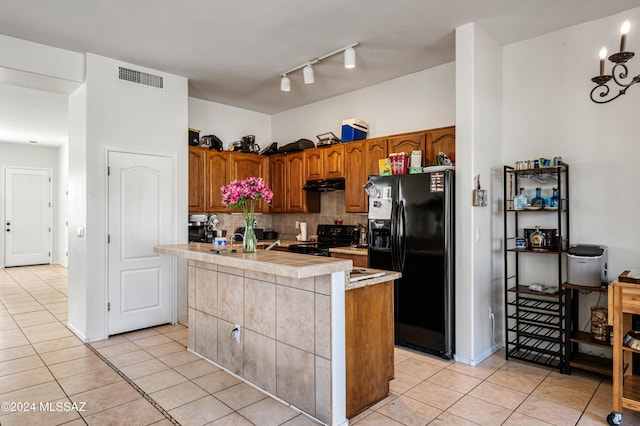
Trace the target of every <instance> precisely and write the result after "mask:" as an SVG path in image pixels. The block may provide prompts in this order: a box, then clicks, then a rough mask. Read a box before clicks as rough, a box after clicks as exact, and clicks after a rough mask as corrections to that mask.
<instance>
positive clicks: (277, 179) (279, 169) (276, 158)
mask: <svg viewBox="0 0 640 426" xmlns="http://www.w3.org/2000/svg"><path fill="white" fill-rule="evenodd" d="M286 157H287V156H286V154H276V155H271V156H269V182H270V183H269V188H271V190H272V191H273V199H272V200H271V212H272V213H284V212H286V211H287V205H286V198H287V197H286V195H287V190H288V188H289V185H288V184H287V179H286V174H285V171H286V162H287V158H286Z"/></svg>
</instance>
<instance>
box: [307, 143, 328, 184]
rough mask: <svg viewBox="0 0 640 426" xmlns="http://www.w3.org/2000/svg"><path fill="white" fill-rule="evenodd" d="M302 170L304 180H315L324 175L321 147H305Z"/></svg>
mask: <svg viewBox="0 0 640 426" xmlns="http://www.w3.org/2000/svg"><path fill="white" fill-rule="evenodd" d="M302 152H303V153H304V170H305V178H306V179H305V180H317V179H322V178H323V177H324V173H323V171H322V148H312V149H305V150H304V151H302Z"/></svg>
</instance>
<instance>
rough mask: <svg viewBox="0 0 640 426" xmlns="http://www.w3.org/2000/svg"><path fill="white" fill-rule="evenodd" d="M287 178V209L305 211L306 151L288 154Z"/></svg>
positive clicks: (294, 211) (295, 211)
mask: <svg viewBox="0 0 640 426" xmlns="http://www.w3.org/2000/svg"><path fill="white" fill-rule="evenodd" d="M286 161H287V164H286V169H285V171H286V179H285V181H286V182H287V183H288V185H289V186H288V188H287V197H286V210H287V212H290V213H304V212H305V208H304V207H305V191H304V189H302V187H303V186H304V184H305V182H306V180H305V173H304V153H302V152H297V153H295V154H287V157H286Z"/></svg>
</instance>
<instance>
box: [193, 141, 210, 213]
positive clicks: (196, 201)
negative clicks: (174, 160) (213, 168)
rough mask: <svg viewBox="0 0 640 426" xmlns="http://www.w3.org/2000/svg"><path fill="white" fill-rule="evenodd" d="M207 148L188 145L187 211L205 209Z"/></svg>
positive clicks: (202, 211) (194, 211) (198, 211)
mask: <svg viewBox="0 0 640 426" xmlns="http://www.w3.org/2000/svg"><path fill="white" fill-rule="evenodd" d="M206 162H207V150H206V149H202V148H200V147H198V146H190V147H189V213H204V212H206V211H207V207H206V201H205V194H206V189H205V188H206V185H205V170H206V169H205V165H206Z"/></svg>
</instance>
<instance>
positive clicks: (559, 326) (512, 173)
mask: <svg viewBox="0 0 640 426" xmlns="http://www.w3.org/2000/svg"><path fill="white" fill-rule="evenodd" d="M568 182H569V165H568V164H566V163H564V162H560V163H559V165H558V166H554V167H544V168H539V169H515V168H513V167H511V166H504V200H505V203H504V276H505V280H504V281H505V283H504V298H505V312H506V318H505V323H506V336H507V338H506V355H505V356H506V358H507V359H510V358H513V359H519V360H522V361H527V362H531V363H535V364H539V365H544V366H550V367H553V368H557V369H558V370H559V371H560V372H561V373H564V372H565V368H566V362H567V359H566V349H567V347H570V346H568V345H567V340H566V339H567V337H566V334H565V325H566V322H565V304H564V292H563V291H562V290H563V289H562V283H563V282H564V277H565V276H566V250H567V248H568V246H569V185H568ZM536 186H545V188H546V187H550V186H554V187H557V188H558V198H559V207H558V208H557V209H552V210H547V209H540V210H528V209H523V210H516V209H514V208H513V207H514V206H513V195H514V194H515V193H516V190H517V188H520V187H526V188H529V189H531V188H533V187H536ZM537 220H540V221H546V223H552V224H553V226H554V227H555V228H554V229H555V230H556V232H557V233H556V236H554V238H555V240H554V241H553V244H550V245H549V247H546V248H532V247H529V246H528V247H527V248H526V249H518V248H516V244H515V241H516V238H519V237H520V238H522V237H524V232H525V230H524V227H525V226H527V225H526V224H529V226H531V224H532V223H534V222H535V221H537ZM521 226H523V227H522V228H521ZM534 259H536V260H537V261H541V262H543V263H544V264H545V265H552V266H553V268H555V271H554V276H555V277H556V278H554V279H553V280H552V281H551V282H548V281H547V282H546V283H545V284H546V285H547V286H548V288H551V289H552V290H551V291H548V292H541V291H534V290H531V289H530V288H529V285H528V284H530V283H532V282H536V279H535V277H532V276H531V275H536V274H535V272H534V273H532V271H531V268H529V269H528V270H527V272H525V271H524V270H525V269H526V268H524V266H525V264H526V263H529V262H533V261H534ZM550 267H551V266H548V267H545V268H544V269H548V268H550ZM525 275H526V276H525Z"/></svg>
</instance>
